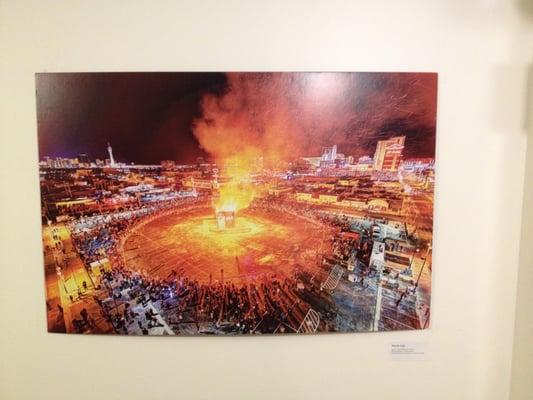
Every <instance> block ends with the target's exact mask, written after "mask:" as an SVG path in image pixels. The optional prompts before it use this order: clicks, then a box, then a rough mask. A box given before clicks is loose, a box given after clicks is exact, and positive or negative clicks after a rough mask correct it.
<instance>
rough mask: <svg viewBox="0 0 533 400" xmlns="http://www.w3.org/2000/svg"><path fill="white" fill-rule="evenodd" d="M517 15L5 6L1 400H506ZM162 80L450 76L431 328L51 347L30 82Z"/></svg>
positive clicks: (525, 22)
mask: <svg viewBox="0 0 533 400" xmlns="http://www.w3.org/2000/svg"><path fill="white" fill-rule="evenodd" d="M523 3H524V2H516V3H515V2H512V1H503V0H502V1H499V0H474V1H469V2H465V1H459V0H457V1H440V2H436V1H427V0H425V1H424V0H421V1H402V2H393V1H391V2H385V1H372V2H369V1H359V2H358V1H331V0H330V1H292V2H287V1H276V0H274V1H245V0H242V1H231V0H228V1H224V2H222V1H214V0H213V1H181V2H180V1H169V2H164V1H161V2H151V1H132V2H121V1H109V0H107V1H91V2H82V1H47V2H42V1H6V0H4V1H2V2H1V3H0V40H1V42H0V43H1V48H0V51H1V57H0V63H1V64H0V65H1V72H2V74H1V78H0V79H1V80H0V87H1V88H2V94H3V100H2V102H1V104H0V108H1V115H0V127H1V142H0V155H1V156H0V160H1V163H2V168H1V169H0V176H1V180H2V185H1V186H0V187H1V188H2V192H1V196H0V213H1V216H0V217H1V219H0V221H1V232H0V235H1V236H0V260H1V262H0V265H1V270H0V271H1V272H0V273H1V277H0V278H1V279H0V289H1V290H0V307H1V318H0V321H1V322H0V325H1V327H2V328H1V330H0V335H1V349H0V352H1V354H2V356H1V357H0V363H1V370H0V378H1V379H0V398H2V399H36V398H38V399H69V398H76V399H110V400H111V399H113V400H117V399H168V398H178V397H179V398H186V399H213V398H217V399H249V398H254V399H272V398H277V399H299V398H302V399H303V398H305V399H325V398H327V399H353V398H361V399H395V400H396V399H399V400H401V399H409V400H417V399H428V398H431V399H434V400H440V399H442V400H444V399H447V400H448V399H450V400H456V399H469V400H490V399H506V398H508V395H509V387H510V372H511V355H512V342H513V329H514V311H515V298H516V284H517V271H518V261H519V242H520V228H521V214H522V198H523V186H524V166H525V154H526V153H525V151H526V150H525V149H526V135H525V128H524V124H523V121H524V117H525V110H526V104H525V97H526V96H525V88H526V72H527V66H528V64H529V63H530V62H531V53H530V52H531V43H532V30H531V25H530V24H531V19H530V17H528V15H527V12H526V11H525V8H524V5H523ZM161 70H168V71H179V70H182V71H188V70H193V71H194V70H345V71H436V72H438V73H439V74H440V75H439V109H438V140H437V142H438V147H437V158H438V176H437V179H438V181H437V200H436V208H435V212H436V219H435V220H436V225H435V240H434V268H433V271H434V286H433V294H434V297H433V308H432V316H433V324H432V327H431V329H430V330H427V331H422V332H414V333H407V332H397V333H383V334H359V335H357V334H347V335H328V336H314V337H283V338H281V337H246V338H142V337H140V338H131V337H126V338H122V337H82V336H61V335H52V334H47V333H46V331H45V329H46V318H45V306H44V285H43V268H42V256H41V248H40V246H41V239H40V218H39V215H40V211H39V193H38V173H37V145H36V121H35V95H34V76H33V74H34V73H35V72H45V71H161ZM399 340H407V341H422V342H426V343H427V345H428V348H429V351H430V355H429V359H428V360H427V361H420V362H414V361H413V362H409V361H407V362H399V361H393V360H391V359H390V358H389V356H388V351H389V346H390V343H391V342H393V341H399Z"/></svg>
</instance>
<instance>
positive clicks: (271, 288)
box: [69, 198, 372, 334]
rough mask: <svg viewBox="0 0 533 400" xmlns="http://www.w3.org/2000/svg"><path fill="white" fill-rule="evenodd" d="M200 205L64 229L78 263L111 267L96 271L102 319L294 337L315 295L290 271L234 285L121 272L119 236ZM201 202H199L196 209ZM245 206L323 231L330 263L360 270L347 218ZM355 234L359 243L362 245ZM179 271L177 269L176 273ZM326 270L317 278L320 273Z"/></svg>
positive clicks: (130, 213) (168, 206) (158, 207)
mask: <svg viewBox="0 0 533 400" xmlns="http://www.w3.org/2000/svg"><path fill="white" fill-rule="evenodd" d="M199 201H202V200H198V199H181V200H177V201H171V202H162V203H160V204H150V206H145V207H142V208H139V209H135V210H127V211H123V212H117V213H113V214H106V215H94V216H90V217H85V218H80V219H79V220H76V221H73V222H71V223H70V224H69V228H70V231H71V233H72V238H73V243H74V244H75V246H76V249H77V251H78V253H79V254H80V256H81V258H82V260H83V261H84V263H85V265H86V266H89V265H90V264H91V263H92V262H93V261H95V260H98V259H99V258H101V257H102V256H104V255H105V256H106V257H108V258H109V259H110V260H111V265H112V266H113V268H112V269H111V270H107V271H105V272H104V271H102V272H103V273H102V275H101V278H100V285H99V286H98V287H99V290H98V291H95V294H94V301H95V302H96V303H97V304H98V306H99V308H100V309H101V314H102V316H103V317H104V318H105V319H106V320H107V321H108V322H109V323H110V324H111V325H112V326H113V329H114V330H115V332H117V333H121V334H151V333H154V332H155V331H154V329H158V330H159V333H161V332H167V333H169V332H176V333H177V332H182V329H183V332H191V330H192V331H195V332H200V333H202V332H203V333H219V332H225V333H273V332H275V331H277V332H295V331H297V330H298V328H299V326H300V324H301V323H302V321H303V319H304V318H305V315H306V313H307V312H308V311H309V309H310V308H311V307H312V304H311V305H310V304H309V299H312V298H313V297H314V298H316V297H317V296H322V294H321V293H320V292H319V291H317V289H316V287H317V285H308V284H306V285H303V284H302V281H301V279H300V277H299V276H298V273H294V274H293V275H292V276H283V277H279V276H264V277H263V278H259V279H258V278H257V277H255V278H254V280H253V281H249V282H242V281H240V282H239V283H238V284H237V283H234V282H231V281H227V282H223V281H222V280H221V281H215V282H212V281H211V279H210V281H209V283H205V282H199V281H197V280H194V279H190V278H188V277H187V276H185V275H186V274H183V271H182V270H179V266H176V269H175V270H174V271H173V272H172V273H171V274H170V275H169V276H168V277H167V278H166V279H161V278H155V277H151V276H147V275H146V274H144V273H141V272H136V271H133V270H131V269H130V268H128V265H126V264H125V262H124V259H123V258H122V256H121V254H120V249H119V247H120V246H119V243H120V240H121V238H123V237H124V236H125V235H127V234H128V232H130V231H131V230H134V229H136V227H138V226H139V225H140V224H144V223H147V222H149V221H150V220H152V219H154V218H159V217H161V216H162V215H163V214H164V213H172V212H175V210H176V209H183V208H184V207H187V206H188V205H191V206H194V204H195V203H197V202H199ZM204 205H205V204H204ZM250 208H251V209H252V210H253V209H259V210H260V211H262V212H266V213H268V212H284V213H290V214H293V215H295V216H297V217H299V218H305V219H308V220H311V221H312V222H314V223H317V224H322V225H324V226H327V227H328V228H329V230H328V232H330V235H331V236H330V237H329V238H327V239H326V240H329V241H330V244H331V247H332V249H333V253H332V254H331V255H330V256H331V257H332V258H334V259H335V260H336V262H344V263H347V262H349V261H350V262H353V263H354V264H355V265H359V267H360V266H361V265H363V266H364V265H365V262H366V265H368V258H369V256H370V253H371V248H372V240H371V239H369V238H368V236H367V235H366V234H367V232H365V231H364V230H363V227H364V226H367V224H365V225H361V232H360V233H361V237H360V238H356V237H355V236H350V235H343V234H342V233H344V232H350V231H351V230H352V229H353V225H354V223H357V220H356V219H355V218H350V217H346V216H342V215H335V214H331V213H326V212H323V211H321V210H318V209H316V208H312V207H309V206H308V205H305V204H302V203H296V202H284V201H273V200H272V199H260V198H259V199H256V200H254V202H253V203H252V204H251V205H250ZM363 237H364V238H365V239H364V240H363ZM178 271H179V272H178ZM327 272H328V270H327V268H324V273H325V274H327ZM91 321H92V320H91V319H90V317H89V316H87V318H85V317H83V316H82V318H81V319H80V324H79V326H80V327H81V328H83V327H87V328H91V327H93V325H92V322H91Z"/></svg>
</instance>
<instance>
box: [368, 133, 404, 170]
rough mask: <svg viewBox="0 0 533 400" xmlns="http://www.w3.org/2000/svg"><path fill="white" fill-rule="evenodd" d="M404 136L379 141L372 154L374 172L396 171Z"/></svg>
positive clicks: (400, 158) (400, 157)
mask: <svg viewBox="0 0 533 400" xmlns="http://www.w3.org/2000/svg"><path fill="white" fill-rule="evenodd" d="M404 144H405V136H396V137H393V138H390V139H388V140H380V141H378V144H377V146H376V152H375V153H374V171H397V170H398V167H399V166H400V162H401V160H402V153H403V149H404Z"/></svg>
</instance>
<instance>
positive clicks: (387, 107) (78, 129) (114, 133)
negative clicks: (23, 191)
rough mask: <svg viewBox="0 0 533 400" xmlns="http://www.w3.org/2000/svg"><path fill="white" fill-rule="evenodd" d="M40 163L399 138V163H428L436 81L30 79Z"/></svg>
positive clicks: (394, 77)
mask: <svg viewBox="0 0 533 400" xmlns="http://www.w3.org/2000/svg"><path fill="white" fill-rule="evenodd" d="M36 90H37V122H38V136H39V155H40V158H42V157H44V156H52V157H56V156H61V157H76V156H77V155H78V154H80V153H86V154H88V155H89V158H90V159H92V160H94V159H95V158H101V159H104V158H107V153H106V145H107V142H110V143H111V145H112V146H113V153H114V155H115V159H117V160H118V161H121V162H135V163H139V164H144V163H159V162H160V161H161V160H167V159H168V160H176V161H179V162H183V163H186V162H194V161H196V158H197V157H199V156H201V157H206V158H208V157H211V156H212V157H214V158H221V157H226V156H231V155H232V154H231V153H232V152H239V151H242V150H243V148H244V147H243V146H245V145H244V144H249V145H250V146H252V147H254V149H255V150H256V151H259V152H264V155H265V156H266V157H268V156H269V155H271V154H273V153H280V154H283V156H287V154H290V155H301V156H313V155H319V154H320V151H321V148H322V147H324V146H330V145H332V144H337V145H338V147H339V152H343V153H345V154H346V155H354V156H355V157H359V156H361V155H370V156H372V155H373V151H374V149H375V145H376V141H377V140H379V139H386V138H389V137H392V136H397V135H406V136H407V138H406V148H405V151H404V154H405V156H406V157H433V156H434V154H435V122H436V121H435V117H436V115H435V114H436V96H437V76H436V74H420V73H403V74H389V73H357V74H342V73H337V74H330V73H326V74H321V73H313V74H303V73H281V74H270V73H258V74H257V73H254V74H244V73H230V74H224V73H61V74H57V73H54V74H37V75H36Z"/></svg>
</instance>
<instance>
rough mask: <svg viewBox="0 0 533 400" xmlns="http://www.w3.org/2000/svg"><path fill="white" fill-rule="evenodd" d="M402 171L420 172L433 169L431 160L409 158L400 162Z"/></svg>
mask: <svg viewBox="0 0 533 400" xmlns="http://www.w3.org/2000/svg"><path fill="white" fill-rule="evenodd" d="M401 167H402V169H403V170H404V171H407V172H422V171H425V170H428V169H433V168H434V167H435V159H433V158H410V159H408V160H405V161H404V162H402V166H401Z"/></svg>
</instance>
